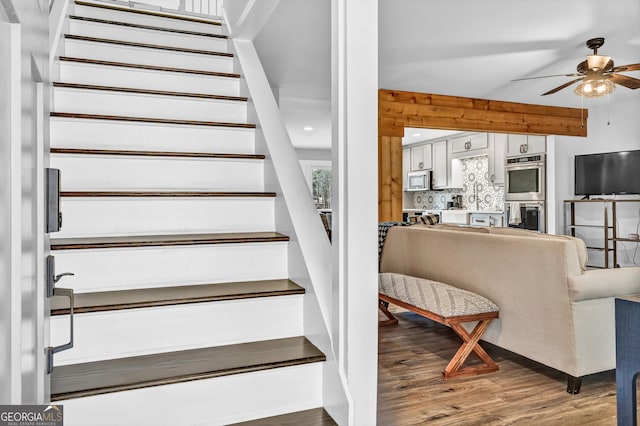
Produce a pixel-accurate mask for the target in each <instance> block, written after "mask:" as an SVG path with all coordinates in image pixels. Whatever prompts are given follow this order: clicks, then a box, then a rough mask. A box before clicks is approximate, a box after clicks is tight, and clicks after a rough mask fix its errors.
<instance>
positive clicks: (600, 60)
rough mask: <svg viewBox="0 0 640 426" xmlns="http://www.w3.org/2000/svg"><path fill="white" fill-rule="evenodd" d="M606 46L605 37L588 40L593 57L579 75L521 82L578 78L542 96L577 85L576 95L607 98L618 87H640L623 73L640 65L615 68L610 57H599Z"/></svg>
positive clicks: (638, 80) (587, 43)
mask: <svg viewBox="0 0 640 426" xmlns="http://www.w3.org/2000/svg"><path fill="white" fill-rule="evenodd" d="M603 44H604V37H598V38H592V39H590V40H587V42H586V45H587V47H588V48H589V49H592V50H593V54H592V55H588V56H587V59H586V60H585V61H582V62H580V63H579V64H578V66H577V67H576V71H577V73H572V74H558V75H546V76H540V77H527V78H519V79H516V80H513V81H519V80H531V79H536V78H549V77H578V78H576V79H575V80H572V81H569V82H568V83H564V84H562V85H560V86H558V87H555V88H553V89H551V90H549V91H548V92H545V93H543V94H542V96H545V95H551V94H553V93H556V92H559V91H560V90H562V89H564V88H567V87H569V86H571V85H573V84H575V83H578V82H579V84H578V86H577V87H576V88H575V89H574V91H573V92H574V93H575V94H576V95H578V96H581V97H583V98H584V97H587V98H598V97H600V96H606V95H608V94H610V93H611V92H613V91H614V90H616V85H621V86H624V87H626V88H629V89H637V88H639V87H640V79H637V78H633V77H629V76H626V75H623V74H618V73H621V72H628V71H638V70H640V64H631V65H623V66H618V67H615V66H614V63H613V60H612V59H611V57H610V56H604V55H598V49H599V48H600V47H602V45H603Z"/></svg>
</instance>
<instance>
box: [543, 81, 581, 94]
mask: <svg viewBox="0 0 640 426" xmlns="http://www.w3.org/2000/svg"><path fill="white" fill-rule="evenodd" d="M583 78H584V77H580V78H576V79H575V80H571V81H570V82H568V83H565V84H563V85H562V86H558V87H556V88H555V89H551V90H549V91H548V92H546V93H543V94H542V95H540V96H545V95H552V94H554V93H556V92H559V91H560V90H562V89H564V88H565V87H569V86H571V85H572V84H573V83H575V82H577V81H580V80H582V79H583Z"/></svg>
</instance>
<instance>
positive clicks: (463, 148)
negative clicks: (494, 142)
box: [449, 133, 489, 154]
mask: <svg viewBox="0 0 640 426" xmlns="http://www.w3.org/2000/svg"><path fill="white" fill-rule="evenodd" d="M487 136H488V135H487V134H486V133H477V134H473V135H470V136H462V137H459V138H455V139H451V140H450V141H449V143H450V144H451V153H452V154H459V153H463V152H470V151H471V152H472V151H478V150H481V149H487V148H488V147H489V140H488V137H487Z"/></svg>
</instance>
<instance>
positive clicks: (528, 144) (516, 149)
mask: <svg viewBox="0 0 640 426" xmlns="http://www.w3.org/2000/svg"><path fill="white" fill-rule="evenodd" d="M546 149H547V147H546V137H545V136H538V135H508V143H507V157H517V156H519V155H526V154H542V153H544V152H546Z"/></svg>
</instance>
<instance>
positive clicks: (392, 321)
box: [378, 299, 398, 326]
mask: <svg viewBox="0 0 640 426" xmlns="http://www.w3.org/2000/svg"><path fill="white" fill-rule="evenodd" d="M388 305H389V303H388V302H385V301H383V300H380V299H378V309H380V310H381V311H382V313H383V314H384V316H386V317H387V318H388V319H387V320H384V321H379V322H378V324H380V325H381V326H386V325H396V324H398V318H396V317H395V316H393V314H392V313H391V312H389V309H387V306H388Z"/></svg>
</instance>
